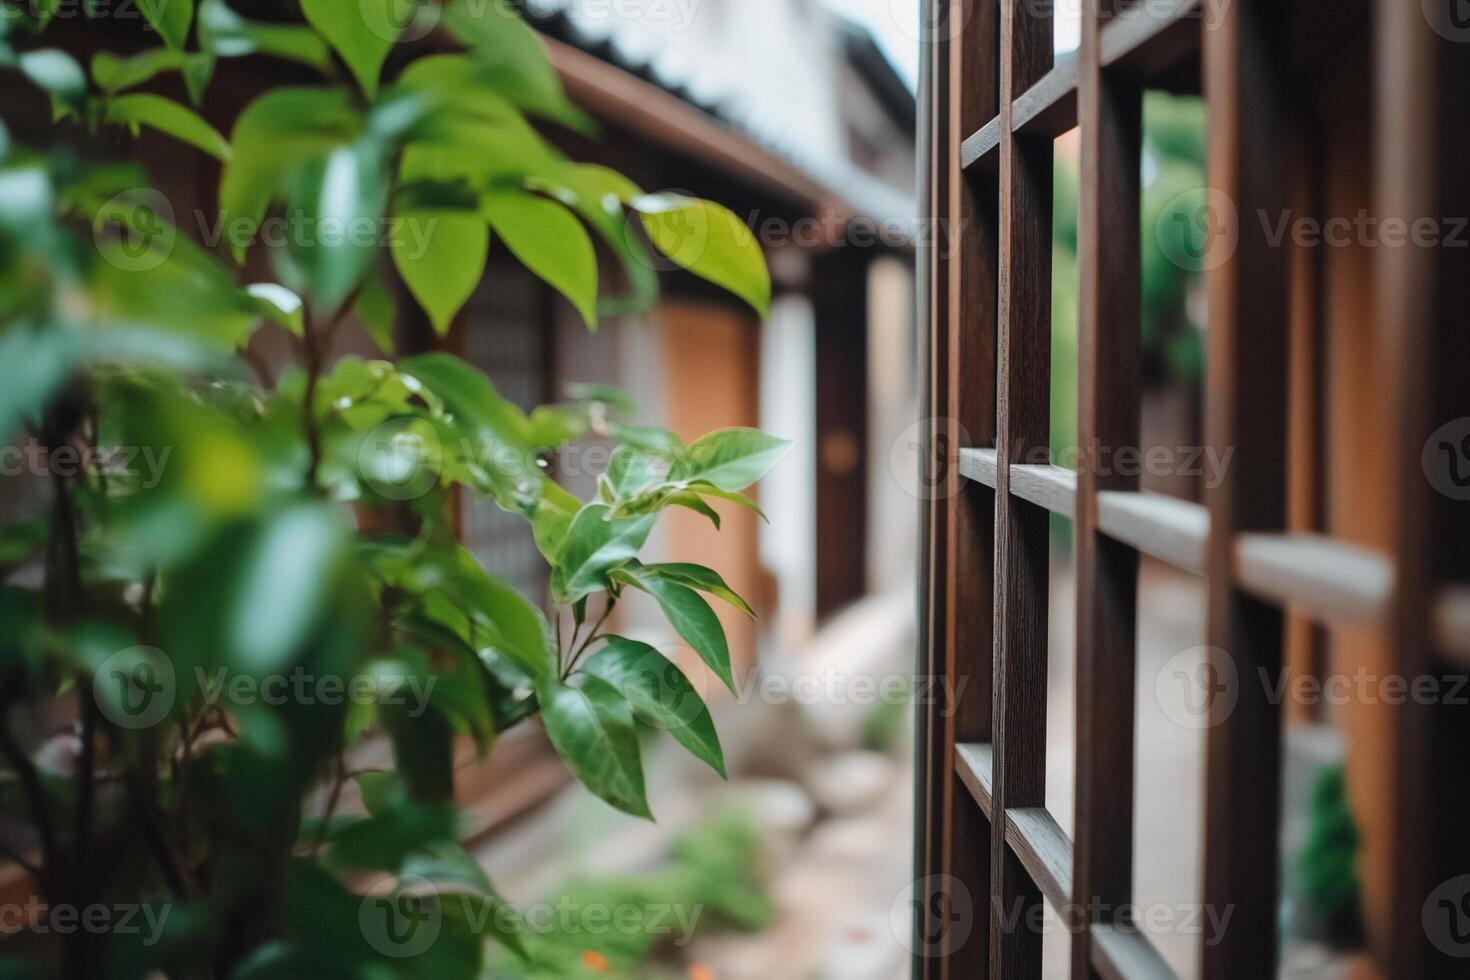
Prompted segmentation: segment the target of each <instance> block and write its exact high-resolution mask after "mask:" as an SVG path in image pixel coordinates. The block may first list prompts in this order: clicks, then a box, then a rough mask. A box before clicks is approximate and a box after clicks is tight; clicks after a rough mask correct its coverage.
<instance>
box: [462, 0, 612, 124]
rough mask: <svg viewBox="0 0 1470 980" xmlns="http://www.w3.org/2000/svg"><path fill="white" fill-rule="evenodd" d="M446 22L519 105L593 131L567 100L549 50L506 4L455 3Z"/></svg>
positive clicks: (498, 87)
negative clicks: (547, 52) (553, 66)
mask: <svg viewBox="0 0 1470 980" xmlns="http://www.w3.org/2000/svg"><path fill="white" fill-rule="evenodd" d="M443 23H444V26H445V27H446V28H447V29H448V30H449V32H450V33H451V34H453V35H454V36H455V37H457V38H458V39H459V40H460V41H461V42H463V43H464V44H465V45H466V46H467V47H469V48H470V49H471V50H472V51H473V52H474V55H475V58H476V60H477V61H479V62H480V63H481V64H482V65H483V66H484V68H485V69H486V71H487V77H488V79H489V81H490V84H491V85H492V86H493V87H494V88H495V89H496V90H497V91H499V92H502V93H503V94H505V95H506V96H507V97H508V98H509V99H510V100H511V101H512V102H514V103H515V104H516V105H518V106H520V107H521V108H523V109H525V110H526V111H527V112H532V113H535V114H537V115H539V116H543V117H545V118H547V119H552V120H555V121H557V122H560V123H562V124H564V125H566V126H569V127H571V128H573V129H576V130H579V131H581V132H590V131H591V130H592V129H593V128H594V126H593V123H592V121H591V119H589V118H588V117H587V115H586V114H585V113H583V112H582V111H581V110H579V109H577V108H576V107H575V106H573V105H572V104H571V102H569V101H567V97H566V92H565V91H563V89H562V85H561V79H560V77H558V76H557V74H556V70H555V69H554V68H552V67H551V61H550V60H549V59H548V58H547V55H546V46H545V45H544V44H542V42H541V39H540V38H539V37H538V36H537V35H536V32H535V31H534V30H532V29H531V27H530V25H528V24H527V23H526V22H525V20H524V19H522V17H521V15H520V13H519V12H517V11H516V10H515V8H514V7H513V6H512V5H511V4H510V3H508V2H507V0H488V2H487V0H452V2H451V3H449V4H448V5H447V6H446V7H445V8H444V21H443Z"/></svg>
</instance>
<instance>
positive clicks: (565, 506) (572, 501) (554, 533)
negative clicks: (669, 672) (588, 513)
mask: <svg viewBox="0 0 1470 980" xmlns="http://www.w3.org/2000/svg"><path fill="white" fill-rule="evenodd" d="M581 506H582V501H580V500H578V499H577V498H576V497H575V496H573V495H572V494H571V493H570V492H569V491H567V490H565V489H564V488H562V486H561V485H560V484H558V483H556V482H554V481H552V480H547V481H546V482H545V483H544V484H543V486H542V489H541V499H540V500H538V501H536V506H535V510H534V513H533V514H532V516H531V533H532V534H533V535H534V536H535V538H536V549H537V550H538V551H540V552H541V556H542V557H543V558H545V559H546V560H547V561H548V562H555V561H556V556H557V554H558V553H559V552H560V551H561V546H562V543H563V542H565V541H566V539H567V532H568V531H569V530H571V527H572V519H573V518H575V517H576V516H577V511H578V510H579V509H581Z"/></svg>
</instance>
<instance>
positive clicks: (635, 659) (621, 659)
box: [583, 636, 725, 776]
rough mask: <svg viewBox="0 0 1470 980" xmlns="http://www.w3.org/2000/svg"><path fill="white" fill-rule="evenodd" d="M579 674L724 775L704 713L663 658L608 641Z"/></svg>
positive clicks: (632, 643)
mask: <svg viewBox="0 0 1470 980" xmlns="http://www.w3.org/2000/svg"><path fill="white" fill-rule="evenodd" d="M583 669H584V670H586V671H587V672H588V673H589V674H592V675H594V676H596V677H601V678H602V679H603V680H605V681H607V682H608V683H609V684H611V685H612V686H613V687H615V688H617V689H618V690H619V691H620V692H621V693H622V695H623V697H625V698H627V699H628V703H629V704H630V705H632V706H633V712H634V713H635V714H636V715H637V716H638V717H639V718H640V719H642V720H643V721H644V722H646V723H648V724H650V725H653V726H654V727H655V728H661V729H663V730H664V731H666V732H668V733H669V734H670V735H672V736H673V737H674V739H675V740H676V741H678V743H679V744H680V745H682V746H684V747H685V748H686V749H688V750H689V751H690V752H691V753H693V754H694V756H695V757H696V758H698V759H701V760H703V761H704V762H706V763H708V764H709V766H710V768H711V769H713V770H714V771H715V772H717V773H719V774H720V775H721V776H724V775H725V758H724V754H723V753H722V752H721V750H720V737H719V735H718V734H717V733H716V732H715V723H714V719H713V718H711V717H710V713H709V708H708V707H707V706H706V705H705V703H704V699H703V698H701V697H700V696H699V692H698V691H696V690H695V689H694V685H693V684H691V683H689V678H687V677H685V676H684V674H683V672H682V671H681V670H679V668H678V667H677V666H676V665H675V664H674V663H672V662H671V661H670V660H669V659H668V658H666V657H665V656H664V655H663V654H661V653H659V652H658V651H657V650H655V649H654V648H653V647H651V646H649V645H648V644H647V643H639V642H637V641H636V640H628V639H624V638H623V637H621V636H611V637H609V638H608V642H607V645H606V646H605V647H603V648H602V649H601V650H599V651H597V653H596V654H594V655H593V656H592V657H591V658H590V659H589V660H588V661H587V663H586V666H585V667H584V668H583Z"/></svg>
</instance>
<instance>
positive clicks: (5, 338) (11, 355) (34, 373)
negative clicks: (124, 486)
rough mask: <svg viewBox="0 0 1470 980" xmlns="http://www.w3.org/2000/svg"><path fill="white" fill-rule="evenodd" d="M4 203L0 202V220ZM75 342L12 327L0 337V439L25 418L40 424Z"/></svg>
mask: <svg viewBox="0 0 1470 980" xmlns="http://www.w3.org/2000/svg"><path fill="white" fill-rule="evenodd" d="M4 206H5V202H4V201H0V217H3V212H4ZM76 348H77V345H76V343H75V342H74V338H72V337H71V336H69V335H67V334H64V333H61V332H60V331H56V330H32V329H30V328H28V327H25V326H15V327H12V328H11V329H9V330H7V331H5V332H4V333H0V439H5V440H8V439H9V438H10V435H11V433H12V432H13V431H14V430H15V428H16V426H17V425H19V423H20V421H21V420H22V419H24V418H29V419H32V420H35V421H39V420H40V418H41V416H42V414H43V413H44V410H45V407H46V405H47V403H48V402H49V401H50V400H51V397H52V396H53V395H54V394H55V393H56V391H57V390H58V389H59V388H60V387H61V385H62V382H64V381H65V380H66V378H67V376H68V375H69V374H70V373H71V370H72V368H73V366H74V365H75V363H76V360H77V358H78V354H79V352H78V351H77V349H76Z"/></svg>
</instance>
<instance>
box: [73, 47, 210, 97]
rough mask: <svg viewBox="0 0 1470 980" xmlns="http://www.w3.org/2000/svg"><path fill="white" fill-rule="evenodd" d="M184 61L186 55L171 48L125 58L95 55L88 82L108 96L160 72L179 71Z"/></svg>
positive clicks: (187, 56)
mask: <svg viewBox="0 0 1470 980" xmlns="http://www.w3.org/2000/svg"><path fill="white" fill-rule="evenodd" d="M188 58H189V55H188V53H187V52H184V51H179V50H176V49H174V48H153V49H151V50H149V51H141V52H139V53H138V54H135V55H133V56H132V57H129V58H119V57H118V56H117V55H115V54H112V53H111V52H108V51H99V52H97V53H96V54H94V55H93V56H92V81H94V82H96V83H97V87H98V88H100V89H101V90H102V91H104V92H106V93H108V94H111V93H113V92H121V91H122V90H123V89H126V88H132V87H133V86H134V85H142V84H143V83H144V82H146V81H148V80H149V79H150V78H153V77H154V76H155V75H158V74H161V73H162V72H166V71H179V70H181V69H182V68H183V67H184V62H185V61H186V60H188Z"/></svg>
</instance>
